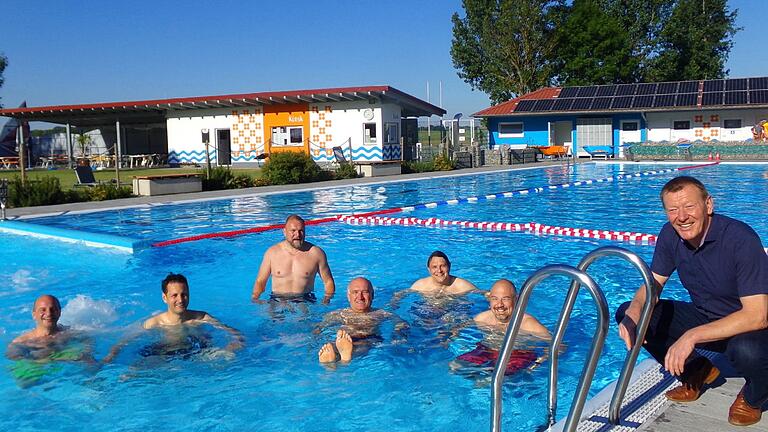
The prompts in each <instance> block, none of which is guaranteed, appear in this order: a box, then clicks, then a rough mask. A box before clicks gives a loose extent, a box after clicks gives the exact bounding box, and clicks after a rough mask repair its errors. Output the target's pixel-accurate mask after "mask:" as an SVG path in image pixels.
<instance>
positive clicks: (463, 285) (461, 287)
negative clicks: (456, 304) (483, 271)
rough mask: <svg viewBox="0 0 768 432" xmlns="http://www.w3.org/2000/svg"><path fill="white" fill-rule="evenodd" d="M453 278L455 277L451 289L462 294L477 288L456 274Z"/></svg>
mask: <svg viewBox="0 0 768 432" xmlns="http://www.w3.org/2000/svg"><path fill="white" fill-rule="evenodd" d="M455 278H456V279H455V280H454V281H453V289H454V290H455V291H457V292H458V293H461V294H464V293H468V292H470V291H474V290H476V289H477V287H476V286H475V284H473V283H472V282H470V281H468V280H466V279H464V278H461V277H458V276H455Z"/></svg>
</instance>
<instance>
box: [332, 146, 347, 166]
mask: <svg viewBox="0 0 768 432" xmlns="http://www.w3.org/2000/svg"><path fill="white" fill-rule="evenodd" d="M332 150H333V157H335V158H336V163H337V164H339V165H341V164H345V163H349V161H348V160H347V158H346V156H344V150H342V149H341V147H338V146H336V147H334V148H333V149H332Z"/></svg>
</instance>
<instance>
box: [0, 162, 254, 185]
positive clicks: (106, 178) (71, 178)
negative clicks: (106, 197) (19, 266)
mask: <svg viewBox="0 0 768 432" xmlns="http://www.w3.org/2000/svg"><path fill="white" fill-rule="evenodd" d="M232 171H233V172H234V173H236V174H248V175H250V176H251V177H253V178H259V177H261V169H260V168H232ZM203 172H205V168H194V167H190V168H187V167H183V168H141V169H121V170H120V183H121V184H125V185H127V184H130V183H131V181H132V179H133V176H146V175H161V174H189V173H203ZM20 175H21V172H20V171H19V170H17V169H11V170H0V178H7V179H12V178H13V177H15V176H20ZM45 176H51V177H57V178H58V179H59V182H60V183H61V188H62V189H72V188H74V187H75V185H76V184H77V177H75V170H71V169H67V168H58V169H55V170H47V169H39V168H38V169H33V170H27V178H30V179H39V178H42V177H45ZM93 176H94V177H95V178H96V181H100V182H110V181H112V180H114V179H115V169H114V168H107V169H104V170H98V171H96V170H94V171H93Z"/></svg>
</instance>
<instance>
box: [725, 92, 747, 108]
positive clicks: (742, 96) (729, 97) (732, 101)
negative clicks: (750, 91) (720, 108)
mask: <svg viewBox="0 0 768 432" xmlns="http://www.w3.org/2000/svg"><path fill="white" fill-rule="evenodd" d="M746 103H747V91H746V90H742V91H734V92H725V104H726V105H744V104H746Z"/></svg>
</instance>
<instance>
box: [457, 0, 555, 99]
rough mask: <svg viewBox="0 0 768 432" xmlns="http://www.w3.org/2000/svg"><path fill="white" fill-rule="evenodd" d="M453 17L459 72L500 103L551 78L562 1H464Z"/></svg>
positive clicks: (472, 84)
mask: <svg viewBox="0 0 768 432" xmlns="http://www.w3.org/2000/svg"><path fill="white" fill-rule="evenodd" d="M462 6H463V8H464V11H465V13H466V16H465V17H464V18H460V17H459V14H458V13H454V14H453V16H452V17H451V21H452V22H453V41H452V43H451V58H452V59H453V65H454V67H455V68H456V69H457V70H458V75H459V77H461V78H462V79H463V80H464V81H466V82H467V83H469V85H470V86H472V88H473V89H478V90H481V91H483V92H485V93H487V94H488V96H489V97H490V99H491V102H492V103H494V104H496V103H500V102H503V101H506V100H508V99H510V98H512V97H513V96H515V95H520V94H524V93H528V92H530V91H533V90H536V89H537V88H539V87H544V86H547V85H550V84H551V82H552V61H551V59H552V57H553V53H554V50H555V37H554V29H555V28H556V26H557V24H558V23H559V21H560V19H561V16H562V10H563V8H564V7H565V6H564V0H463V1H462Z"/></svg>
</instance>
